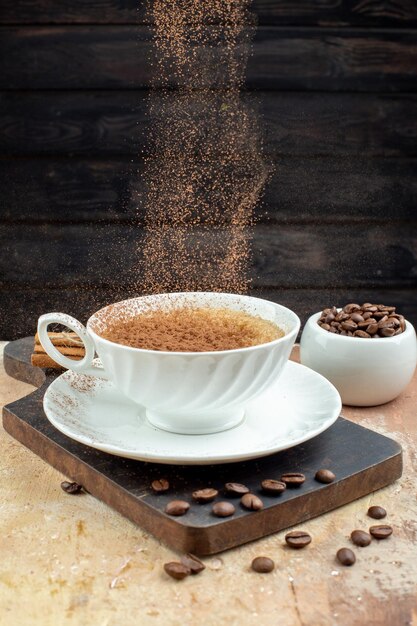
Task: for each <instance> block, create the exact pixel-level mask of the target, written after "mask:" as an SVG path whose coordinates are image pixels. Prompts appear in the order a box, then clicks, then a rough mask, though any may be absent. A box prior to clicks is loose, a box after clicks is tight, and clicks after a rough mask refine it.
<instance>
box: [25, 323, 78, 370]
mask: <svg viewBox="0 0 417 626" xmlns="http://www.w3.org/2000/svg"><path fill="white" fill-rule="evenodd" d="M48 336H49V338H50V340H51V342H52V344H53V345H54V346H55V347H56V349H57V350H58V351H59V352H60V353H61V354H63V355H64V356H67V357H71V358H73V359H74V360H75V361H80V360H81V359H82V358H83V357H84V355H85V348H84V344H83V343H82V341H81V339H80V338H79V337H78V335H77V334H76V333H73V332H62V333H53V332H50V333H48ZM31 363H32V365H34V366H35V367H49V368H54V369H63V368H62V366H61V365H58V363H56V362H55V361H54V360H53V359H51V357H50V356H49V355H48V354H46V352H45V350H44V348H43V346H42V344H41V343H40V341H39V335H38V333H36V335H35V345H34V348H33V354H32V356H31Z"/></svg>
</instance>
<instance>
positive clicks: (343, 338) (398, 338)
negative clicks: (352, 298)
mask: <svg viewBox="0 0 417 626" xmlns="http://www.w3.org/2000/svg"><path fill="white" fill-rule="evenodd" d="M338 310H341V309H340V308H339V309H338ZM321 313H322V312H321V311H319V312H318V313H313V315H311V316H310V317H309V318H308V320H307V322H306V326H307V324H309V325H311V327H312V328H315V327H317V330H318V331H319V332H321V333H326V335H327V336H329V337H332V339H333V338H334V339H335V340H336V341H346V340H349V343H351V344H353V343H356V344H357V343H358V342H359V343H360V344H361V345H362V344H364V343H365V342H364V340H363V337H349V336H346V335H339V334H338V333H329V331H328V330H325V329H324V328H321V326H319V324H317V320H318V319H319V318H320V315H321ZM404 321H405V330H404V331H403V332H402V333H400V334H399V335H395V336H392V337H378V339H381V340H382V341H387V340H388V341H393V340H394V342H395V341H396V342H398V341H401V340H404V339H406V338H407V337H408V336H409V335H410V334H412V333H413V331H414V326H413V325H412V324H411V322H409V321H408V320H406V319H405V318H404ZM352 340H353V341H352ZM379 343H380V342H379V341H378V342H375V341H373V342H372V345H378V344H379ZM366 345H368V343H366Z"/></svg>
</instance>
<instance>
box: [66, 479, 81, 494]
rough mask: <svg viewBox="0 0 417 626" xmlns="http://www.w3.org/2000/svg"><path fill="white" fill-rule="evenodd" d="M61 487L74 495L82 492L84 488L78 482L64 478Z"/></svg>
mask: <svg viewBox="0 0 417 626" xmlns="http://www.w3.org/2000/svg"><path fill="white" fill-rule="evenodd" d="M61 489H62V491H65V493H70V494H71V495H74V494H76V493H80V491H81V490H82V486H81V485H79V484H78V483H70V482H68V480H64V481H63V482H62V483H61Z"/></svg>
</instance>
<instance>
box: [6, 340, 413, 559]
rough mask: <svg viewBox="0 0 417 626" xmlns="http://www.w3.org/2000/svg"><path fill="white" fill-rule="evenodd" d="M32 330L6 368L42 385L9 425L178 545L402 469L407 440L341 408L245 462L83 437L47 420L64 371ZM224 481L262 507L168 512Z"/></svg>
mask: <svg viewBox="0 0 417 626" xmlns="http://www.w3.org/2000/svg"><path fill="white" fill-rule="evenodd" d="M32 347H33V337H27V338H25V339H19V340H17V341H14V342H11V343H9V344H8V345H7V346H6V348H5V353H4V364H5V369H6V372H7V373H8V374H9V375H10V376H12V377H14V378H17V379H18V380H22V381H25V382H29V383H32V384H33V385H35V386H37V387H39V389H38V390H36V391H34V392H33V393H32V394H30V395H29V396H26V397H25V398H22V399H20V400H17V401H16V402H13V403H11V404H9V405H7V406H5V407H4V409H3V425H4V428H5V430H6V431H7V432H8V433H9V434H10V435H12V436H13V437H14V438H15V439H17V440H18V441H20V442H21V443H23V444H24V445H25V446H26V447H27V448H29V449H30V450H32V451H33V452H35V453H36V454H38V455H39V456H40V457H41V458H43V459H44V460H45V461H46V462H47V463H49V464H50V465H52V466H53V467H55V468H56V469H58V470H59V471H60V472H62V473H63V474H65V475H66V476H68V477H69V478H70V479H71V480H74V481H76V482H78V483H80V484H81V485H83V487H84V488H85V490H86V491H88V492H89V493H91V494H92V495H94V496H95V497H96V498H99V499H100V500H102V501H103V502H106V503H107V504H108V505H109V506H111V507H113V508H114V509H116V510H117V511H119V512H120V513H122V514H123V515H125V516H126V517H127V518H129V519H130V520H132V521H133V522H135V523H137V524H138V525H140V526H141V527H143V528H144V529H146V530H147V531H149V532H151V533H153V534H154V535H155V536H156V537H158V538H159V539H161V540H162V541H164V542H165V543H166V544H168V545H169V546H170V547H172V548H174V549H175V550H177V551H178V552H193V553H195V554H200V555H208V554H214V553H216V552H221V551H222V550H226V549H227V548H233V547H235V546H238V545H240V544H242V543H246V542H248V541H251V540H253V539H258V538H260V537H264V536H265V535H268V534H271V533H274V532H277V531H278V530H281V529H283V528H287V527H289V526H293V525H295V524H300V523H302V522H304V521H305V520H308V519H310V518H312V517H316V516H317V515H320V514H322V513H325V512H327V511H330V510H332V509H334V508H336V507H338V506H341V505H343V504H346V503H347V502H351V501H352V500H355V499H356V498H359V497H361V496H364V495H366V494H368V493H370V492H372V491H375V490H376V489H380V488H381V487H384V486H386V485H388V484H389V483H391V482H393V481H394V480H396V479H398V478H399V477H400V476H401V472H402V452H401V447H400V446H399V444H397V443H396V442H395V441H393V440H391V439H389V438H388V437H385V436H383V435H380V434H378V433H375V432H373V431H372V430H369V429H367V428H363V427H362V426H358V425H357V424H354V423H353V422H350V421H349V420H346V419H344V418H343V417H340V418H339V419H338V420H337V421H336V422H335V423H334V424H333V426H331V427H330V428H329V429H328V430H327V431H325V432H324V433H322V434H321V435H319V436H317V437H315V438H314V439H312V440H310V441H308V442H306V443H303V444H300V445H298V446H296V447H294V448H291V449H289V450H285V451H283V452H278V453H276V454H273V455H271V456H269V457H264V458H262V459H259V460H252V461H247V462H244V463H233V464H224V465H212V466H194V467H190V466H178V465H175V466H169V465H159V464H155V463H143V462H140V461H132V460H129V459H123V458H120V457H116V456H112V455H110V454H106V453H104V452H100V451H99V450H95V449H93V448H89V447H87V446H84V445H82V444H80V443H77V442H76V441H73V440H72V439H69V438H68V437H66V436H65V435H63V434H61V433H60V432H59V431H57V430H56V429H55V428H54V427H53V426H52V425H51V424H50V423H49V421H48V420H47V419H46V417H45V414H44V411H43V405H42V402H43V396H44V393H45V390H46V389H47V387H48V385H49V384H50V383H51V382H52V381H53V380H54V379H55V378H56V376H57V375H59V373H57V372H54V371H53V370H40V369H39V368H34V367H32V365H31V364H30V355H31V352H32ZM323 467H324V468H329V469H331V470H332V471H333V472H334V473H335V474H336V480H335V481H334V482H333V483H331V484H329V485H323V484H321V483H318V482H317V481H316V480H315V479H314V475H315V472H316V471H317V470H318V469H320V468H323ZM291 471H296V472H302V473H304V474H305V475H306V481H305V483H304V484H303V485H302V486H301V487H300V488H297V489H287V490H286V492H284V494H283V495H281V496H279V497H271V496H267V495H265V494H263V493H262V492H261V490H260V483H261V481H262V480H263V479H265V478H278V479H279V477H280V476H281V474H283V473H285V472H291ZM161 477H164V478H167V479H168V480H169V482H170V484H171V489H170V491H169V492H168V493H166V494H161V495H155V494H154V493H153V492H152V490H151V489H150V483H151V481H152V480H154V479H156V478H161ZM226 482H240V483H244V484H245V485H247V486H248V487H249V488H250V490H251V492H252V493H256V494H257V495H259V496H260V497H261V498H262V500H263V502H264V509H263V510H261V511H257V512H252V511H246V510H244V509H243V508H242V507H241V506H240V504H239V500H238V499H237V500H233V502H234V504H235V506H236V513H235V514H234V516H233V517H229V518H223V519H221V518H217V517H214V516H213V515H212V514H211V506H212V505H211V504H196V503H193V504H191V508H190V510H189V511H188V513H187V514H186V515H184V516H182V517H170V516H168V515H166V514H165V512H164V509H165V506H166V504H167V502H169V501H170V500H173V499H181V500H187V501H188V502H192V500H191V493H192V492H193V491H194V490H196V489H199V488H203V487H215V488H216V489H218V490H219V492H220V493H219V496H218V498H217V500H220V499H227V498H226V496H225V495H224V493H222V492H223V486H224V483H226ZM68 497H70V496H68Z"/></svg>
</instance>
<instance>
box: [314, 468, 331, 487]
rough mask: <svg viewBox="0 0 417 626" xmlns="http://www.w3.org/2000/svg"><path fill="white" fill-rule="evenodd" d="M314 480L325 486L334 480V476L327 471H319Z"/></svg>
mask: <svg viewBox="0 0 417 626" xmlns="http://www.w3.org/2000/svg"><path fill="white" fill-rule="evenodd" d="M314 478H315V479H316V480H317V481H318V482H319V483H325V484H326V485H327V484H328V483H332V482H333V481H334V480H335V479H336V476H335V474H333V472H331V471H330V470H328V469H319V470H318V471H317V472H316V475H315V476H314Z"/></svg>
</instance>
